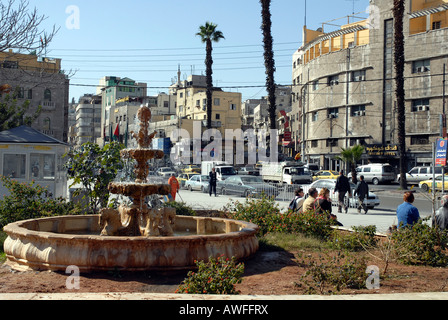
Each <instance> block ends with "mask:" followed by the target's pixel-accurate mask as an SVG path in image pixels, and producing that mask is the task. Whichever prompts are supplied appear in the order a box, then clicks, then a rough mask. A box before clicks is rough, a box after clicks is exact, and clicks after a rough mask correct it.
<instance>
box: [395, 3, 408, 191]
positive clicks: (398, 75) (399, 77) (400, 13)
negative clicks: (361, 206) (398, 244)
mask: <svg viewBox="0 0 448 320" xmlns="http://www.w3.org/2000/svg"><path fill="white" fill-rule="evenodd" d="M393 11H394V29H395V31H394V32H395V33H394V39H395V42H394V47H395V48H394V49H395V52H394V61H395V86H396V89H395V94H396V97H397V122H398V144H399V147H400V187H401V189H403V190H406V189H407V182H406V171H407V170H406V169H407V155H406V112H405V111H406V110H405V101H404V98H405V91H404V63H405V56H404V33H403V17H404V0H394V9H393Z"/></svg>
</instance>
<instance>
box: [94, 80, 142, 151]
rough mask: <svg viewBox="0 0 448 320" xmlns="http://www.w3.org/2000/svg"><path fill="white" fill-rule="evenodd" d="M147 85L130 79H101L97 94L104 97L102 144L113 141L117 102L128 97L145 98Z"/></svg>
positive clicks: (102, 104)
mask: <svg viewBox="0 0 448 320" xmlns="http://www.w3.org/2000/svg"><path fill="white" fill-rule="evenodd" d="M146 88H147V84H146V83H138V82H136V81H135V80H132V79H129V78H120V77H114V76H107V77H103V78H102V79H100V83H99V86H98V87H97V94H100V95H101V97H102V103H101V142H102V143H105V142H107V141H110V140H111V134H110V132H111V131H112V130H114V129H115V128H113V125H112V123H113V121H112V120H111V119H115V116H114V114H113V112H114V110H115V109H114V107H115V105H116V101H118V100H120V99H123V98H126V97H145V96H146V92H147V89H146Z"/></svg>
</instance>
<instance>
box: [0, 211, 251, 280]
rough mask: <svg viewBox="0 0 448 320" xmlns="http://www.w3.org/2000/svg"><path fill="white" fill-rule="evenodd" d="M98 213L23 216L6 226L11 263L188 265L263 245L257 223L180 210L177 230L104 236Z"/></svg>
mask: <svg viewBox="0 0 448 320" xmlns="http://www.w3.org/2000/svg"><path fill="white" fill-rule="evenodd" d="M99 218H100V216H99V215H85V216H58V217H50V218H41V219H32V220H24V221H19V222H15V223H11V224H9V225H7V226H5V227H4V231H5V232H6V233H7V235H8V237H7V239H6V240H5V242H4V252H5V253H6V257H7V259H8V262H9V263H12V264H13V265H14V264H15V263H18V264H20V265H25V266H28V267H30V268H32V269H36V270H64V271H65V270H66V268H67V267H68V266H72V265H73V266H77V267H78V268H79V270H80V271H84V272H90V271H99V270H129V271H138V270H183V269H192V268H194V267H195V260H198V261H200V260H204V261H207V260H208V259H209V257H214V258H217V257H219V256H221V255H224V256H226V257H229V258H230V257H236V258H237V259H238V260H241V259H245V258H248V257H250V256H251V255H253V254H255V252H256V251H257V250H258V239H257V237H256V234H257V231H258V226H256V225H255V224H252V223H249V222H245V221H236V220H230V219H223V218H208V217H190V216H177V217H176V224H175V229H174V231H175V236H172V237H143V236H139V237H119V236H118V237H117V236H100V235H99V234H100V232H101V230H100V227H99V223H98V222H99Z"/></svg>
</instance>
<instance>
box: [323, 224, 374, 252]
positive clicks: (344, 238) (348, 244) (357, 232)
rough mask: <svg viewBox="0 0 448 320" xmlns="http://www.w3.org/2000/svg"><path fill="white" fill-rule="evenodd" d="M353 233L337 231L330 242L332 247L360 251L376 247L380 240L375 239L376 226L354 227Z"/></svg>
mask: <svg viewBox="0 0 448 320" xmlns="http://www.w3.org/2000/svg"><path fill="white" fill-rule="evenodd" d="M352 229H353V232H350V233H341V232H339V231H335V232H333V234H332V237H331V239H330V240H329V242H330V243H331V245H332V247H334V248H336V249H339V250H349V251H360V250H363V249H365V248H372V247H375V246H376V244H377V242H378V240H377V239H376V238H375V233H376V226H366V227H364V226H359V227H352Z"/></svg>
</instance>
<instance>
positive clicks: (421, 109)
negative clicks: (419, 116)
mask: <svg viewBox="0 0 448 320" xmlns="http://www.w3.org/2000/svg"><path fill="white" fill-rule="evenodd" d="M428 110H429V106H417V111H428Z"/></svg>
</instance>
